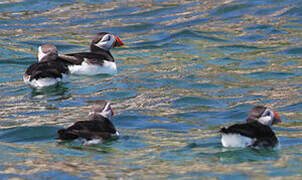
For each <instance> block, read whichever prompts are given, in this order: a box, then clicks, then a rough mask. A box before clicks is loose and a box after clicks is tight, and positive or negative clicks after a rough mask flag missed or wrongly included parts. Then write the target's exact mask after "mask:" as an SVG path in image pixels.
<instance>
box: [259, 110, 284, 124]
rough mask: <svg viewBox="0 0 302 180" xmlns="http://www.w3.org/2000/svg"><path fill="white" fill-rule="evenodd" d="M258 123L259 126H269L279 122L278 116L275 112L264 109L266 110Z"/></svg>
mask: <svg viewBox="0 0 302 180" xmlns="http://www.w3.org/2000/svg"><path fill="white" fill-rule="evenodd" d="M258 121H259V122H260V123H261V124H264V125H267V126H271V125H273V124H276V123H278V122H281V120H280V117H279V115H278V114H277V113H276V112H275V111H273V110H271V109H269V108H266V110H265V111H264V112H263V113H262V115H261V117H260V118H259V119H258Z"/></svg>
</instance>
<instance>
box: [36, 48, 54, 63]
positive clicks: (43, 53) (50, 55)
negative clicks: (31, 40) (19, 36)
mask: <svg viewBox="0 0 302 180" xmlns="http://www.w3.org/2000/svg"><path fill="white" fill-rule="evenodd" d="M37 56H38V61H39V62H43V61H49V60H56V59H57V58H58V50H57V48H56V46H54V45H52V44H43V45H42V46H39V48H38V55H37Z"/></svg>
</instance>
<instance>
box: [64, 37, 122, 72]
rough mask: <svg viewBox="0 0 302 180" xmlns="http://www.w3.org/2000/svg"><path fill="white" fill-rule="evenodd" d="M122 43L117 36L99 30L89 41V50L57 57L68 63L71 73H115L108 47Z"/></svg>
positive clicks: (113, 62)
mask: <svg viewBox="0 0 302 180" xmlns="http://www.w3.org/2000/svg"><path fill="white" fill-rule="evenodd" d="M122 45H124V43H123V42H122V40H121V39H120V38H119V37H117V36H115V35H113V34H110V33H107V32H101V33H98V34H96V36H95V37H94V39H93V40H92V41H91V43H90V52H80V53H71V54H59V58H61V60H62V61H63V62H64V63H65V64H66V65H68V68H69V70H70V73H71V74H80V75H97V74H116V73H117V66H116V63H115V60H114V58H113V56H112V54H111V53H110V49H111V48H115V47H120V46H122Z"/></svg>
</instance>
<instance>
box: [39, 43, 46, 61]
mask: <svg viewBox="0 0 302 180" xmlns="http://www.w3.org/2000/svg"><path fill="white" fill-rule="evenodd" d="M45 56H47V54H45V53H43V51H42V47H41V46H39V48H38V61H39V62H40V61H41V60H42V59H43V58H44V57H45Z"/></svg>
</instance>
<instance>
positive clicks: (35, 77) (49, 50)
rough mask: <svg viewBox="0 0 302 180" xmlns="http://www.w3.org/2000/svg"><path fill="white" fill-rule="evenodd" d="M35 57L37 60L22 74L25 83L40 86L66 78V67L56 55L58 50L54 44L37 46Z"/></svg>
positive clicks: (53, 83) (50, 84)
mask: <svg viewBox="0 0 302 180" xmlns="http://www.w3.org/2000/svg"><path fill="white" fill-rule="evenodd" d="M37 57H38V62H37V63H34V64H32V65H31V66H29V67H28V68H27V70H26V71H25V73H24V75H23V80H24V82H25V84H29V85H31V86H33V87H36V88H42V87H46V86H52V85H55V84H57V83H58V82H62V81H63V82H65V81H66V80H67V79H68V76H69V74H70V72H69V70H68V67H67V66H66V65H65V64H64V63H63V62H62V61H61V60H60V58H59V57H58V50H57V48H56V47H55V46H54V45H52V44H44V45H42V46H39V48H38V54H37Z"/></svg>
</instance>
